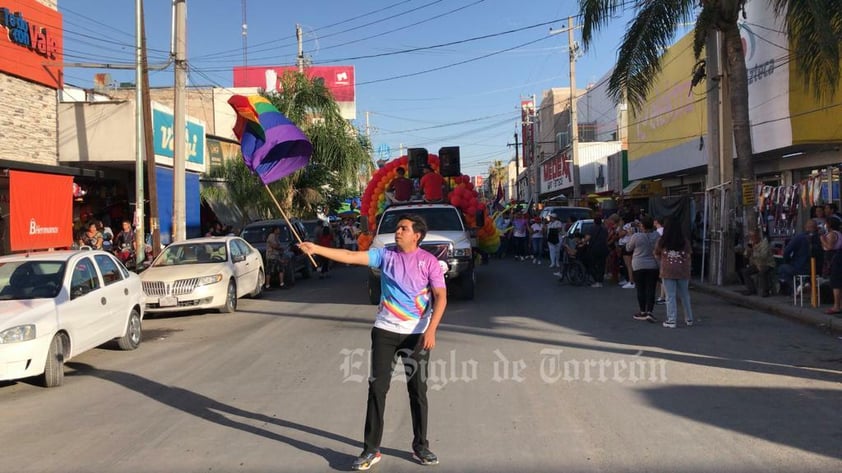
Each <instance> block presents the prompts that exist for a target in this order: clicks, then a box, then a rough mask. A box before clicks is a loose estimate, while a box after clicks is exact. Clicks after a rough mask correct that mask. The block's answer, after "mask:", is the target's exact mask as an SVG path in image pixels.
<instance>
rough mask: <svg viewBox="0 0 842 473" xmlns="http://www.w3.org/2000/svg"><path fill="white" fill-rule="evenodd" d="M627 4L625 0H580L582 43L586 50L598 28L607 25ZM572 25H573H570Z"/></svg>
mask: <svg viewBox="0 0 842 473" xmlns="http://www.w3.org/2000/svg"><path fill="white" fill-rule="evenodd" d="M625 4H626V2H625V1H624V0H580V1H579V14H580V16H581V17H582V22H583V23H582V43H583V46H584V47H585V50H587V49H588V47H589V46H590V44H591V42H592V41H593V35H594V33H596V31H597V30H600V29H602V28H603V27H604V26H606V25H607V24H608V23H609V22H610V21H611V20H612V19H613V18H614V15H615V14H616V13H617V12H618V11H620V9H622V8H623V6H624V5H625ZM568 26H572V25H568Z"/></svg>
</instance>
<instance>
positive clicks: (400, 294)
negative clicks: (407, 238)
mask: <svg viewBox="0 0 842 473" xmlns="http://www.w3.org/2000/svg"><path fill="white" fill-rule="evenodd" d="M368 265H369V267H372V268H378V269H380V291H381V296H380V306H378V308H377V319H376V320H375V322H374V326H375V327H377V328H379V329H383V330H387V331H389V332H395V333H403V334H409V333H423V332H424V331H425V330H427V325H429V324H430V314H431V313H432V309H433V307H432V296H433V293H432V288H444V287H446V286H445V283H444V272H443V271H442V269H441V266H439V261H438V260H437V259H436V257H435V256H433V255H432V253H429V252H428V251H426V250H422V249H420V248H419V249H417V250H416V251H413V252H412V253H404V252H403V251H400V250H399V249H398V248H395V247H392V248H372V249H370V250H368Z"/></svg>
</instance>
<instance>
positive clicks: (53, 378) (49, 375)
mask: <svg viewBox="0 0 842 473" xmlns="http://www.w3.org/2000/svg"><path fill="white" fill-rule="evenodd" d="M40 381H41V385H42V386H44V387H45V388H54V387H56V386H61V383H63V382H64V337H63V336H61V335H56V336H55V337H53V341H52V342H50V349H49V351H47V362H46V363H45V364H44V374H42V375H41V379H40Z"/></svg>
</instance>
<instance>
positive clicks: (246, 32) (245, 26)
mask: <svg viewBox="0 0 842 473" xmlns="http://www.w3.org/2000/svg"><path fill="white" fill-rule="evenodd" d="M242 4H243V5H242V6H243V67H248V65H249V61H248V46H249V39H248V38H249V27H248V23H246V0H242Z"/></svg>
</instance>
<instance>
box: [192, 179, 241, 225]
mask: <svg viewBox="0 0 842 473" xmlns="http://www.w3.org/2000/svg"><path fill="white" fill-rule="evenodd" d="M202 186H204V187H208V186H214V187H223V184H222V183H221V182H202ZM202 199H204V201H205V203H206V204H208V207H210V209H211V210H212V211H213V213H214V215H216V218H217V220H219V222H220V223H222V224H223V225H228V226H230V227H232V228H238V227H240V226H242V225H243V223H244V222H245V221H246V220H247V219H244V217H245V215H244V213H243V211H242V210H241V209H240V207H238V206H237V205H236V204H234V203H233V202H230V201H229V200H228V199H226V198H224V197H221V196H214V195H211V194H210V193H205V195H203V196H202Z"/></svg>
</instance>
